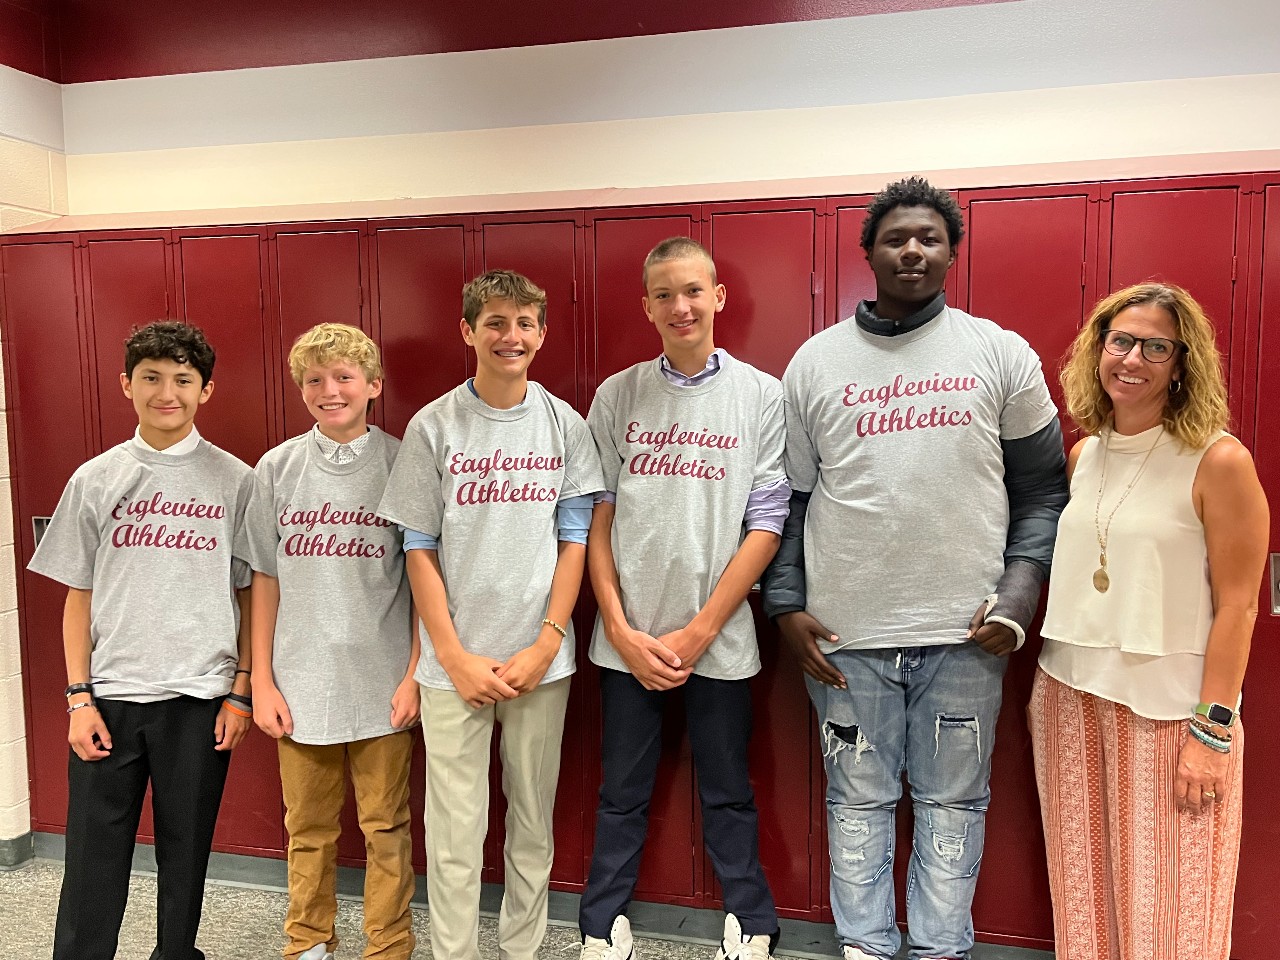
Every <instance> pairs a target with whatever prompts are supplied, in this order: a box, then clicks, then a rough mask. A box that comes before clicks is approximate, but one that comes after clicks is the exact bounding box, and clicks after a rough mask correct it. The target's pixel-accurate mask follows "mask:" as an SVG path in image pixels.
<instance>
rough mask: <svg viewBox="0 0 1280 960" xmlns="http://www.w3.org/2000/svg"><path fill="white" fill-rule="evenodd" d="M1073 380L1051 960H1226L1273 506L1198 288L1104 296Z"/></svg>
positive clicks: (1047, 810)
mask: <svg viewBox="0 0 1280 960" xmlns="http://www.w3.org/2000/svg"><path fill="white" fill-rule="evenodd" d="M1062 385H1063V388H1064V391H1065V394H1066V400H1067V408H1068V410H1069V411H1070V413H1071V416H1072V417H1073V418H1074V419H1075V420H1076V422H1077V423H1078V424H1079V425H1080V427H1081V428H1082V429H1083V430H1084V431H1085V432H1086V433H1087V434H1089V436H1087V437H1086V438H1085V439H1083V440H1081V441H1080V442H1079V443H1077V444H1076V445H1075V448H1074V449H1073V450H1072V451H1071V454H1070V457H1069V458H1068V464H1067V471H1068V475H1069V476H1070V478H1071V501H1070V503H1069V504H1068V505H1067V508H1066V510H1065V511H1063V514H1062V518H1061V520H1060V522H1059V526H1058V540H1057V545H1056V549H1055V554H1054V563H1053V572H1052V575H1051V577H1050V582H1049V606H1048V610H1047V613H1046V615H1045V623H1044V628H1043V630H1042V631H1041V632H1042V635H1043V636H1044V638H1045V641H1044V649H1043V652H1042V653H1041V656H1040V668H1039V670H1038V671H1037V672H1036V679H1035V686H1034V689H1033V692H1032V698H1031V705H1030V708H1029V715H1030V721H1031V734H1032V743H1033V747H1034V750H1035V763H1036V780H1037V784H1038V786H1039V789H1040V804H1041V811H1042V814H1043V817H1044V825H1045V844H1046V847H1047V849H1048V857H1049V881H1050V891H1051V893H1052V896H1053V914H1054V931H1055V935H1056V939H1057V956H1058V957H1059V958H1060V960H1077V958H1079V960H1084V958H1089V960H1111V958H1114V960H1119V958H1121V957H1123V958H1124V960H1192V958H1195V960H1228V954H1229V951H1230V940H1231V906H1232V901H1233V898H1234V894H1235V877H1236V862H1237V857H1238V853H1239V848H1240V784H1241V770H1242V768H1241V759H1242V754H1243V749H1244V743H1243V740H1244V730H1243V728H1242V725H1241V723H1240V720H1239V708H1240V687H1241V683H1242V681H1243V678H1244V670H1245V663H1246V660H1247V659H1248V655H1249V642H1250V637H1251V635H1252V632H1253V622H1254V618H1255V617H1256V615H1257V604H1258V581H1259V577H1260V575H1261V572H1262V565H1263V561H1264V557H1265V553H1266V544H1267V525H1268V511H1267V503H1266V500H1265V498H1264V496H1263V492H1262V487H1261V484H1259V482H1258V477H1257V473H1256V471H1255V470H1254V466H1253V460H1252V458H1251V457H1250V455H1249V452H1248V451H1247V450H1246V449H1245V448H1244V447H1243V446H1242V445H1241V444H1240V443H1239V442H1238V441H1237V440H1236V439H1235V438H1234V437H1232V436H1230V435H1229V434H1228V433H1226V432H1225V428H1226V426H1227V420H1228V413H1227V402H1226V390H1225V387H1224V385H1223V379H1222V372H1221V365H1220V361H1219V357H1218V351H1217V348H1216V346H1215V341H1214V330H1213V325H1212V324H1211V323H1210V321H1209V319H1208V318H1207V317H1206V316H1205V315H1204V311H1203V310H1202V309H1201V308H1200V305H1199V304H1197V303H1196V301H1195V300H1194V299H1192V297H1191V296H1190V295H1189V294H1188V293H1187V292H1186V291H1185V290H1182V289H1181V288H1179V287H1175V286H1171V285H1166V284H1158V283H1144V284H1139V285H1137V286H1133V287H1128V288H1127V289H1124V290H1121V291H1119V292H1118V293H1114V294H1112V295H1111V296H1109V297H1107V298H1106V299H1104V300H1103V301H1102V302H1101V303H1099V304H1098V306H1097V307H1096V308H1095V309H1094V311H1093V315H1092V316H1091V317H1090V318H1089V322H1088V323H1087V324H1086V325H1085V327H1084V329H1083V330H1081V331H1080V334H1079V336H1078V337H1077V338H1076V340H1075V342H1074V343H1073V344H1072V346H1071V349H1070V351H1069V352H1068V354H1067V358H1066V362H1065V365H1064V368H1063V371H1062Z"/></svg>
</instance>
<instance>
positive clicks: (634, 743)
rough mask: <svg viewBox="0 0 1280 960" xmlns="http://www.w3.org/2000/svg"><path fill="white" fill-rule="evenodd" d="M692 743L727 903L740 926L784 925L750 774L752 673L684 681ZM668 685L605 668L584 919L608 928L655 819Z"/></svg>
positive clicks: (766, 928)
mask: <svg viewBox="0 0 1280 960" xmlns="http://www.w3.org/2000/svg"><path fill="white" fill-rule="evenodd" d="M678 690H679V691H682V692H683V695H684V701H685V714H686V717H687V725H688V730H689V745H690V747H691V748H692V750H693V767H694V771H695V772H696V773H697V776H698V796H699V797H700V798H701V801H702V836H703V839H704V840H705V842H706V845H707V852H708V853H709V854H710V855H711V864H712V866H713V867H714V868H715V871H716V877H717V878H719V880H720V886H721V888H722V889H723V890H724V908H725V911H726V912H728V913H732V914H734V915H735V916H737V918H738V921H739V922H740V923H741V924H742V931H743V933H745V934H748V935H752V934H758V933H766V934H772V933H773V932H774V931H776V930H777V929H778V914H777V912H776V910H775V909H774V906H773V894H771V893H770V892H769V884H768V883H767V882H766V881H765V878H764V871H763V870H762V869H761V868H760V828H759V823H758V816H757V814H756V802H755V796H754V795H753V794H752V791H751V782H750V780H749V779H748V777H747V744H748V742H749V741H750V740H751V688H750V686H749V684H748V681H746V680H710V679H708V678H706V677H699V676H697V675H694V676H691V677H690V678H689V679H688V680H687V681H686V682H685V683H684V685H683V686H681V687H679V688H678ZM669 692H676V691H655V690H646V689H645V688H644V687H642V686H641V685H640V683H639V681H637V680H636V678H635V677H633V676H632V675H631V674H629V673H623V672H621V671H618V670H601V671H600V698H601V706H602V712H603V727H604V730H603V735H602V745H603V750H602V753H603V767H604V783H603V785H602V786H601V787H600V807H599V809H598V810H597V812H596V841H595V849H594V851H593V852H592V856H591V874H590V876H589V877H588V879H587V889H586V891H585V892H584V893H583V895H582V901H581V907H580V912H579V915H578V925H579V926H580V927H581V928H582V932H583V933H584V934H585V935H587V936H590V937H599V938H601V939H603V938H605V937H607V936H608V935H609V928H610V926H611V925H612V924H613V919H614V917H616V916H618V915H620V914H623V913H625V912H626V909H627V904H628V903H630V902H631V894H632V892H633V891H634V889H635V885H636V876H637V874H638V873H639V870H640V855H641V853H642V852H643V850H644V840H645V834H646V833H647V832H648V829H649V800H650V797H651V796H652V795H653V785H654V781H655V779H656V778H657V772H658V759H659V756H660V754H661V752H662V739H661V733H662V708H663V703H664V701H665V699H666V697H667V695H668V693H669Z"/></svg>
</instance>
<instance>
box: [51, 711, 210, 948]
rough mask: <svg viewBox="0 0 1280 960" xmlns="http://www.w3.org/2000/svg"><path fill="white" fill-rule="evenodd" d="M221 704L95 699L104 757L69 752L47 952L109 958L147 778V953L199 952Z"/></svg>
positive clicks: (126, 887) (125, 893) (117, 934)
mask: <svg viewBox="0 0 1280 960" xmlns="http://www.w3.org/2000/svg"><path fill="white" fill-rule="evenodd" d="M221 706H222V698H221V697H218V698H216V699H213V700H200V699H197V698H195V697H175V698H173V699H170V700H160V701H156V702H153V703H133V702H130V701H127V700H99V701H98V710H99V712H100V713H101V714H102V719H103V721H104V722H105V723H106V726H107V729H108V730H109V731H110V732H111V744H112V746H111V756H109V757H106V758H104V759H102V760H94V761H92V762H90V761H85V760H81V759H80V758H79V757H77V756H76V755H75V753H74V752H72V754H71V761H70V766H69V768H68V772H67V779H68V785H69V788H70V795H69V797H68V801H67V844H66V869H65V872H64V874H63V879H62V894H61V897H60V898H59V900H58V920H57V925H56V926H55V928H54V940H53V957H54V960H112V958H114V957H115V955H116V945H117V942H118V940H119V937H120V923H121V921H122V920H123V918H124V908H125V901H126V899H127V898H128V895H129V871H130V868H131V866H132V863H133V844H134V838H135V836H136V835H137V832H138V818H139V817H140V816H141V813H142V800H143V797H144V796H145V795H146V791H147V784H148V782H150V784H151V807H152V812H153V814H154V820H155V854H156V868H157V885H158V893H157V903H156V914H157V918H156V919H157V930H156V948H155V950H154V951H153V952H152V954H151V960H204V954H203V953H201V952H200V951H199V950H197V949H196V946H195V943H196V933H197V931H198V930H199V928H200V912H201V908H202V906H203V900H204V877H205V871H206V870H207V869H208V866H209V847H210V845H211V844H212V843H213V828H214V824H215V823H216V822H217V819H218V806H219V804H220V803H221V802H222V788H223V785H224V784H225V783H226V779H227V767H228V764H229V763H230V759H231V754H230V752H227V751H216V750H214V749H213V747H214V741H213V725H214V721H215V720H216V719H217V716H218V710H219V709H220V708H221Z"/></svg>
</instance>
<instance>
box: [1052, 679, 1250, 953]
mask: <svg viewBox="0 0 1280 960" xmlns="http://www.w3.org/2000/svg"><path fill="white" fill-rule="evenodd" d="M1027 713H1028V718H1029V720H1030V724H1031V741H1032V745H1033V747H1034V750H1035V765H1036V783H1037V785H1038V786H1039V788H1040V810H1041V814H1042V816H1043V818H1044V834H1045V847H1046V848H1047V852H1048V856H1049V890H1050V892H1051V894H1052V896H1053V929H1054V935H1055V938H1056V941H1057V957H1058V960H1228V956H1229V954H1230V950H1231V906H1232V901H1233V899H1234V897H1235V884H1236V862H1237V860H1238V857H1239V852H1240V806H1241V804H1240V791H1241V786H1242V784H1241V780H1242V773H1243V764H1242V762H1241V759H1242V755H1243V751H1244V731H1243V730H1242V729H1241V727H1240V725H1239V724H1238V723H1237V725H1236V726H1235V727H1234V728H1233V740H1234V742H1233V744H1232V749H1231V766H1230V768H1229V771H1228V773H1227V782H1228V783H1229V784H1230V787H1229V789H1228V790H1227V794H1226V799H1225V800H1224V801H1223V802H1221V803H1218V804H1216V805H1215V806H1214V809H1213V810H1212V812H1207V813H1203V814H1192V813H1189V812H1187V811H1185V810H1179V809H1178V808H1177V805H1176V803H1175V801H1174V772H1175V770H1176V768H1177V762H1178V752H1179V750H1180V749H1181V748H1182V744H1183V741H1184V740H1185V739H1186V737H1187V722H1186V721H1185V720H1148V719H1146V718H1145V717H1140V716H1138V715H1137V714H1135V713H1134V712H1133V711H1132V710H1130V709H1129V708H1128V707H1125V706H1122V705H1120V704H1117V703H1112V702H1111V701H1109V700H1103V699H1102V698H1100V697H1095V696H1093V695H1091V694H1088V693H1083V692H1081V691H1079V690H1076V689H1074V688H1072V687H1069V686H1067V685H1066V684H1063V683H1060V682H1058V681H1057V680H1055V679H1053V678H1052V677H1050V676H1049V675H1048V674H1046V673H1045V672H1044V671H1043V670H1037V671H1036V679H1035V686H1034V688H1033V689H1032V693H1031V704H1030V706H1029V707H1028V710H1027Z"/></svg>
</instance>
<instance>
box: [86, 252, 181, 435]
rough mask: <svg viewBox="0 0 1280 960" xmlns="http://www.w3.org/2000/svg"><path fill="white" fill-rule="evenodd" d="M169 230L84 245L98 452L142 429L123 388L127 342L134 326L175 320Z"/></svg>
mask: <svg viewBox="0 0 1280 960" xmlns="http://www.w3.org/2000/svg"><path fill="white" fill-rule="evenodd" d="M169 244H170V237H169V234H168V232H167V231H163V232H147V233H142V232H139V233H128V234H99V235H97V236H96V237H94V238H93V239H90V240H89V242H88V243H87V244H86V245H85V247H86V252H85V254H84V256H85V270H84V273H85V293H86V296H87V299H88V307H89V311H88V312H89V317H90V318H91V327H90V329H91V330H92V331H93V333H92V341H91V342H92V350H93V352H92V357H93V369H94V371H95V373H96V375H97V402H98V420H99V424H100V429H101V433H100V435H99V436H100V440H99V445H98V449H99V450H105V449H107V448H108V447H113V446H115V445H116V444H117V443H120V442H121V441H123V440H127V439H128V438H129V437H131V436H132V435H133V432H134V430H135V429H136V428H137V426H138V418H137V415H136V414H135V413H134V412H133V405H132V404H131V403H130V402H129V400H128V399H127V398H126V397H125V396H124V394H123V392H122V391H121V389H120V374H121V373H122V372H123V370H124V341H125V340H126V339H127V338H128V336H129V331H130V330H131V329H132V328H133V327H140V326H145V325H146V324H148V323H151V322H152V321H155V320H168V319H171V318H172V317H174V316H176V310H175V305H174V303H173V295H172V290H173V284H172V282H171V273H172V269H173V266H172V264H173V259H172V253H171V249H170V246H169Z"/></svg>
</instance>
